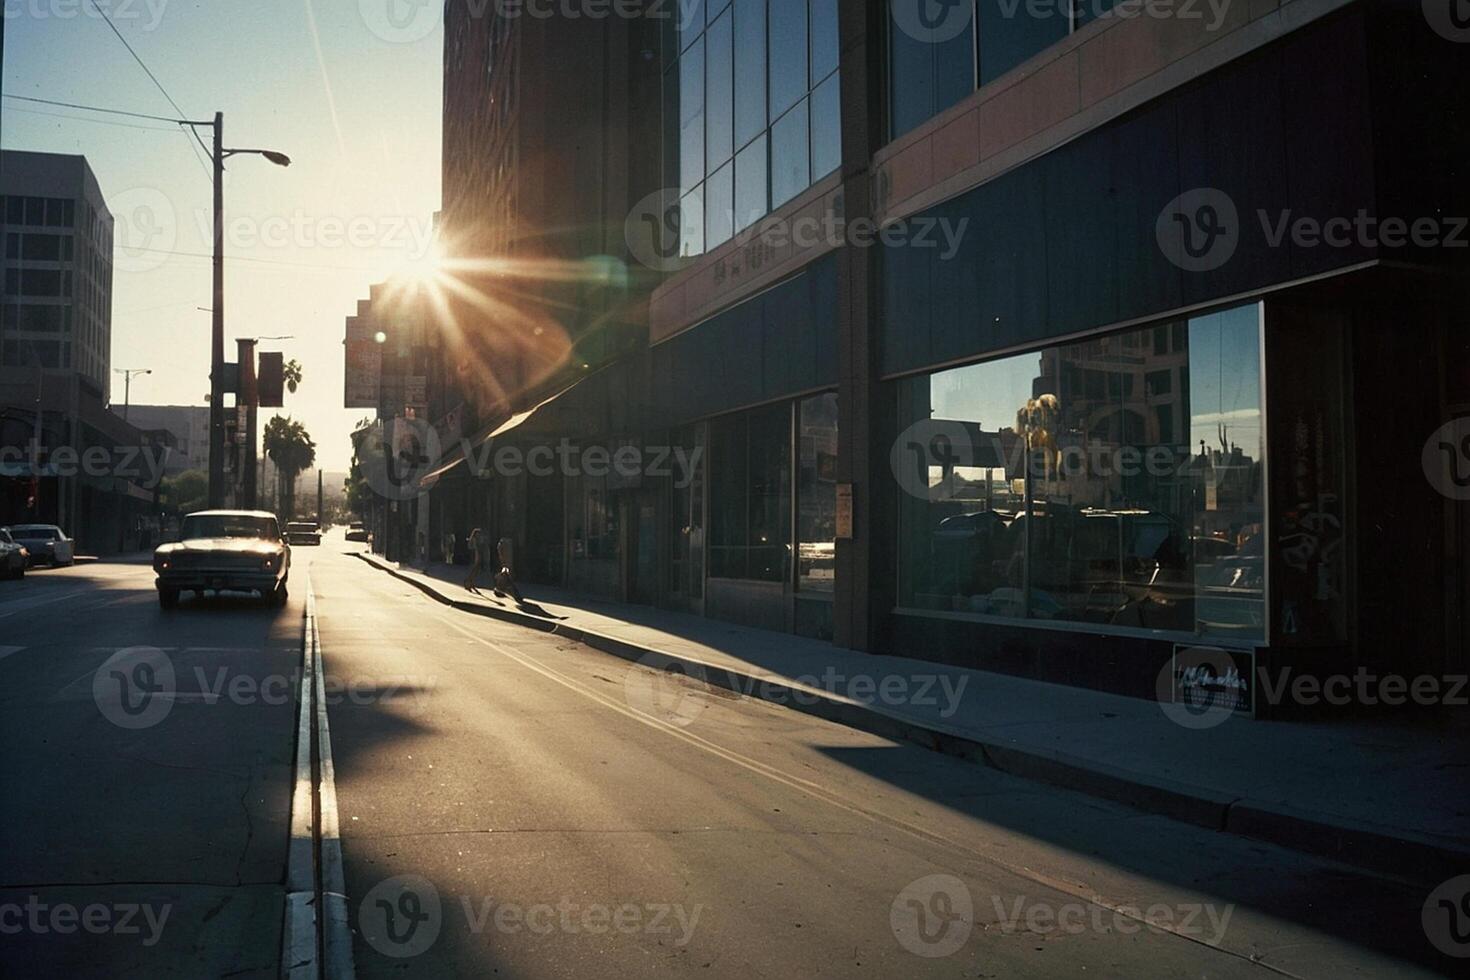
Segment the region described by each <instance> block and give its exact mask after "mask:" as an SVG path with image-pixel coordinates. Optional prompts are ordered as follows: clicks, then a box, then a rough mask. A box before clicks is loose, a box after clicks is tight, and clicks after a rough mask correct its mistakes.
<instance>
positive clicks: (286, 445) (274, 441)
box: [265, 415, 316, 520]
mask: <svg viewBox="0 0 1470 980" xmlns="http://www.w3.org/2000/svg"><path fill="white" fill-rule="evenodd" d="M265 454H266V455H267V456H269V457H270V458H271V462H273V463H275V464H276V470H277V472H278V473H279V475H280V480H281V505H282V506H281V511H282V515H283V516H284V517H285V519H286V520H290V519H291V518H292V517H293V516H294V515H295V513H296V477H297V476H298V475H300V473H301V471H302V470H304V469H307V468H308V467H310V466H311V465H312V464H313V463H315V462H316V443H314V442H312V441H311V436H310V435H308V434H307V432H306V427H305V426H304V425H302V424H301V423H300V422H294V421H292V420H291V418H290V417H289V416H280V415H277V416H276V417H275V418H273V419H271V420H270V421H269V422H267V423H266V426H265Z"/></svg>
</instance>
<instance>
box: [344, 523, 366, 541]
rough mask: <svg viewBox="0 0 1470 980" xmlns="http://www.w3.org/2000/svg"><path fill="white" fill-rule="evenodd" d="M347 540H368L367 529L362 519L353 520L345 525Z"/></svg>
mask: <svg viewBox="0 0 1470 980" xmlns="http://www.w3.org/2000/svg"><path fill="white" fill-rule="evenodd" d="M347 540H348V541H366V540H368V530H367V528H366V527H365V526H363V523H362V521H353V522H352V523H351V524H349V525H347Z"/></svg>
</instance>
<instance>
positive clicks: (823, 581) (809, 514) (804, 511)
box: [796, 392, 837, 593]
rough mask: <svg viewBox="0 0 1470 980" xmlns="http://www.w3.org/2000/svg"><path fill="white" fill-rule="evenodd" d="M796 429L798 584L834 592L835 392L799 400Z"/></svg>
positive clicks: (802, 587)
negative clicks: (800, 401)
mask: <svg viewBox="0 0 1470 980" xmlns="http://www.w3.org/2000/svg"><path fill="white" fill-rule="evenodd" d="M799 412H800V415H799V417H798V422H797V425H798V428H797V451H798V457H797V462H798V466H799V468H798V470H797V485H796V521H797V526H796V531H797V534H796V540H797V571H796V575H797V578H796V587H797V589H798V590H799V591H801V592H826V593H830V592H832V591H833V587H834V583H835V576H836V556H837V394H836V392H831V393H829V394H825V395H818V396H816V397H815V398H808V399H807V400H805V401H803V402H802V403H801V406H800V409H799Z"/></svg>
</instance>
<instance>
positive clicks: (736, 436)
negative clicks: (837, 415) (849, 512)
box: [709, 403, 791, 582]
mask: <svg viewBox="0 0 1470 980" xmlns="http://www.w3.org/2000/svg"><path fill="white" fill-rule="evenodd" d="M709 459H710V470H709V479H710V548H709V566H710V576H711V577H712V578H732V579H749V580H752V581H758V582H785V581H788V580H789V576H790V568H791V564H790V562H791V405H790V404H789V403H786V404H781V405H775V406H771V407H769V408H762V409H756V410H755V411H751V412H742V413H740V414H738V415H731V416H727V417H725V418H721V419H716V420H715V421H713V422H711V423H710V425H709Z"/></svg>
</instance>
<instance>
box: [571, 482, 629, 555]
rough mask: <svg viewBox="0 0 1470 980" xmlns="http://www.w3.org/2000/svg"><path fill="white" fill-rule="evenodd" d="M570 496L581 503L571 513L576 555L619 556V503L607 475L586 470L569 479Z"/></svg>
mask: <svg viewBox="0 0 1470 980" xmlns="http://www.w3.org/2000/svg"><path fill="white" fill-rule="evenodd" d="M567 489H568V491H569V497H568V499H569V500H572V501H578V502H579V504H580V505H579V506H575V509H574V510H573V511H572V513H571V517H572V519H573V524H572V535H571V538H572V557H573V558H574V559H608V558H617V557H618V555H619V554H620V551H621V536H620V535H619V528H618V506H617V501H616V500H615V499H614V498H613V495H612V492H611V490H610V489H609V487H608V478H607V477H605V476H587V475H585V474H583V475H581V476H577V477H573V478H570V479H569V480H568V487H567Z"/></svg>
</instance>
